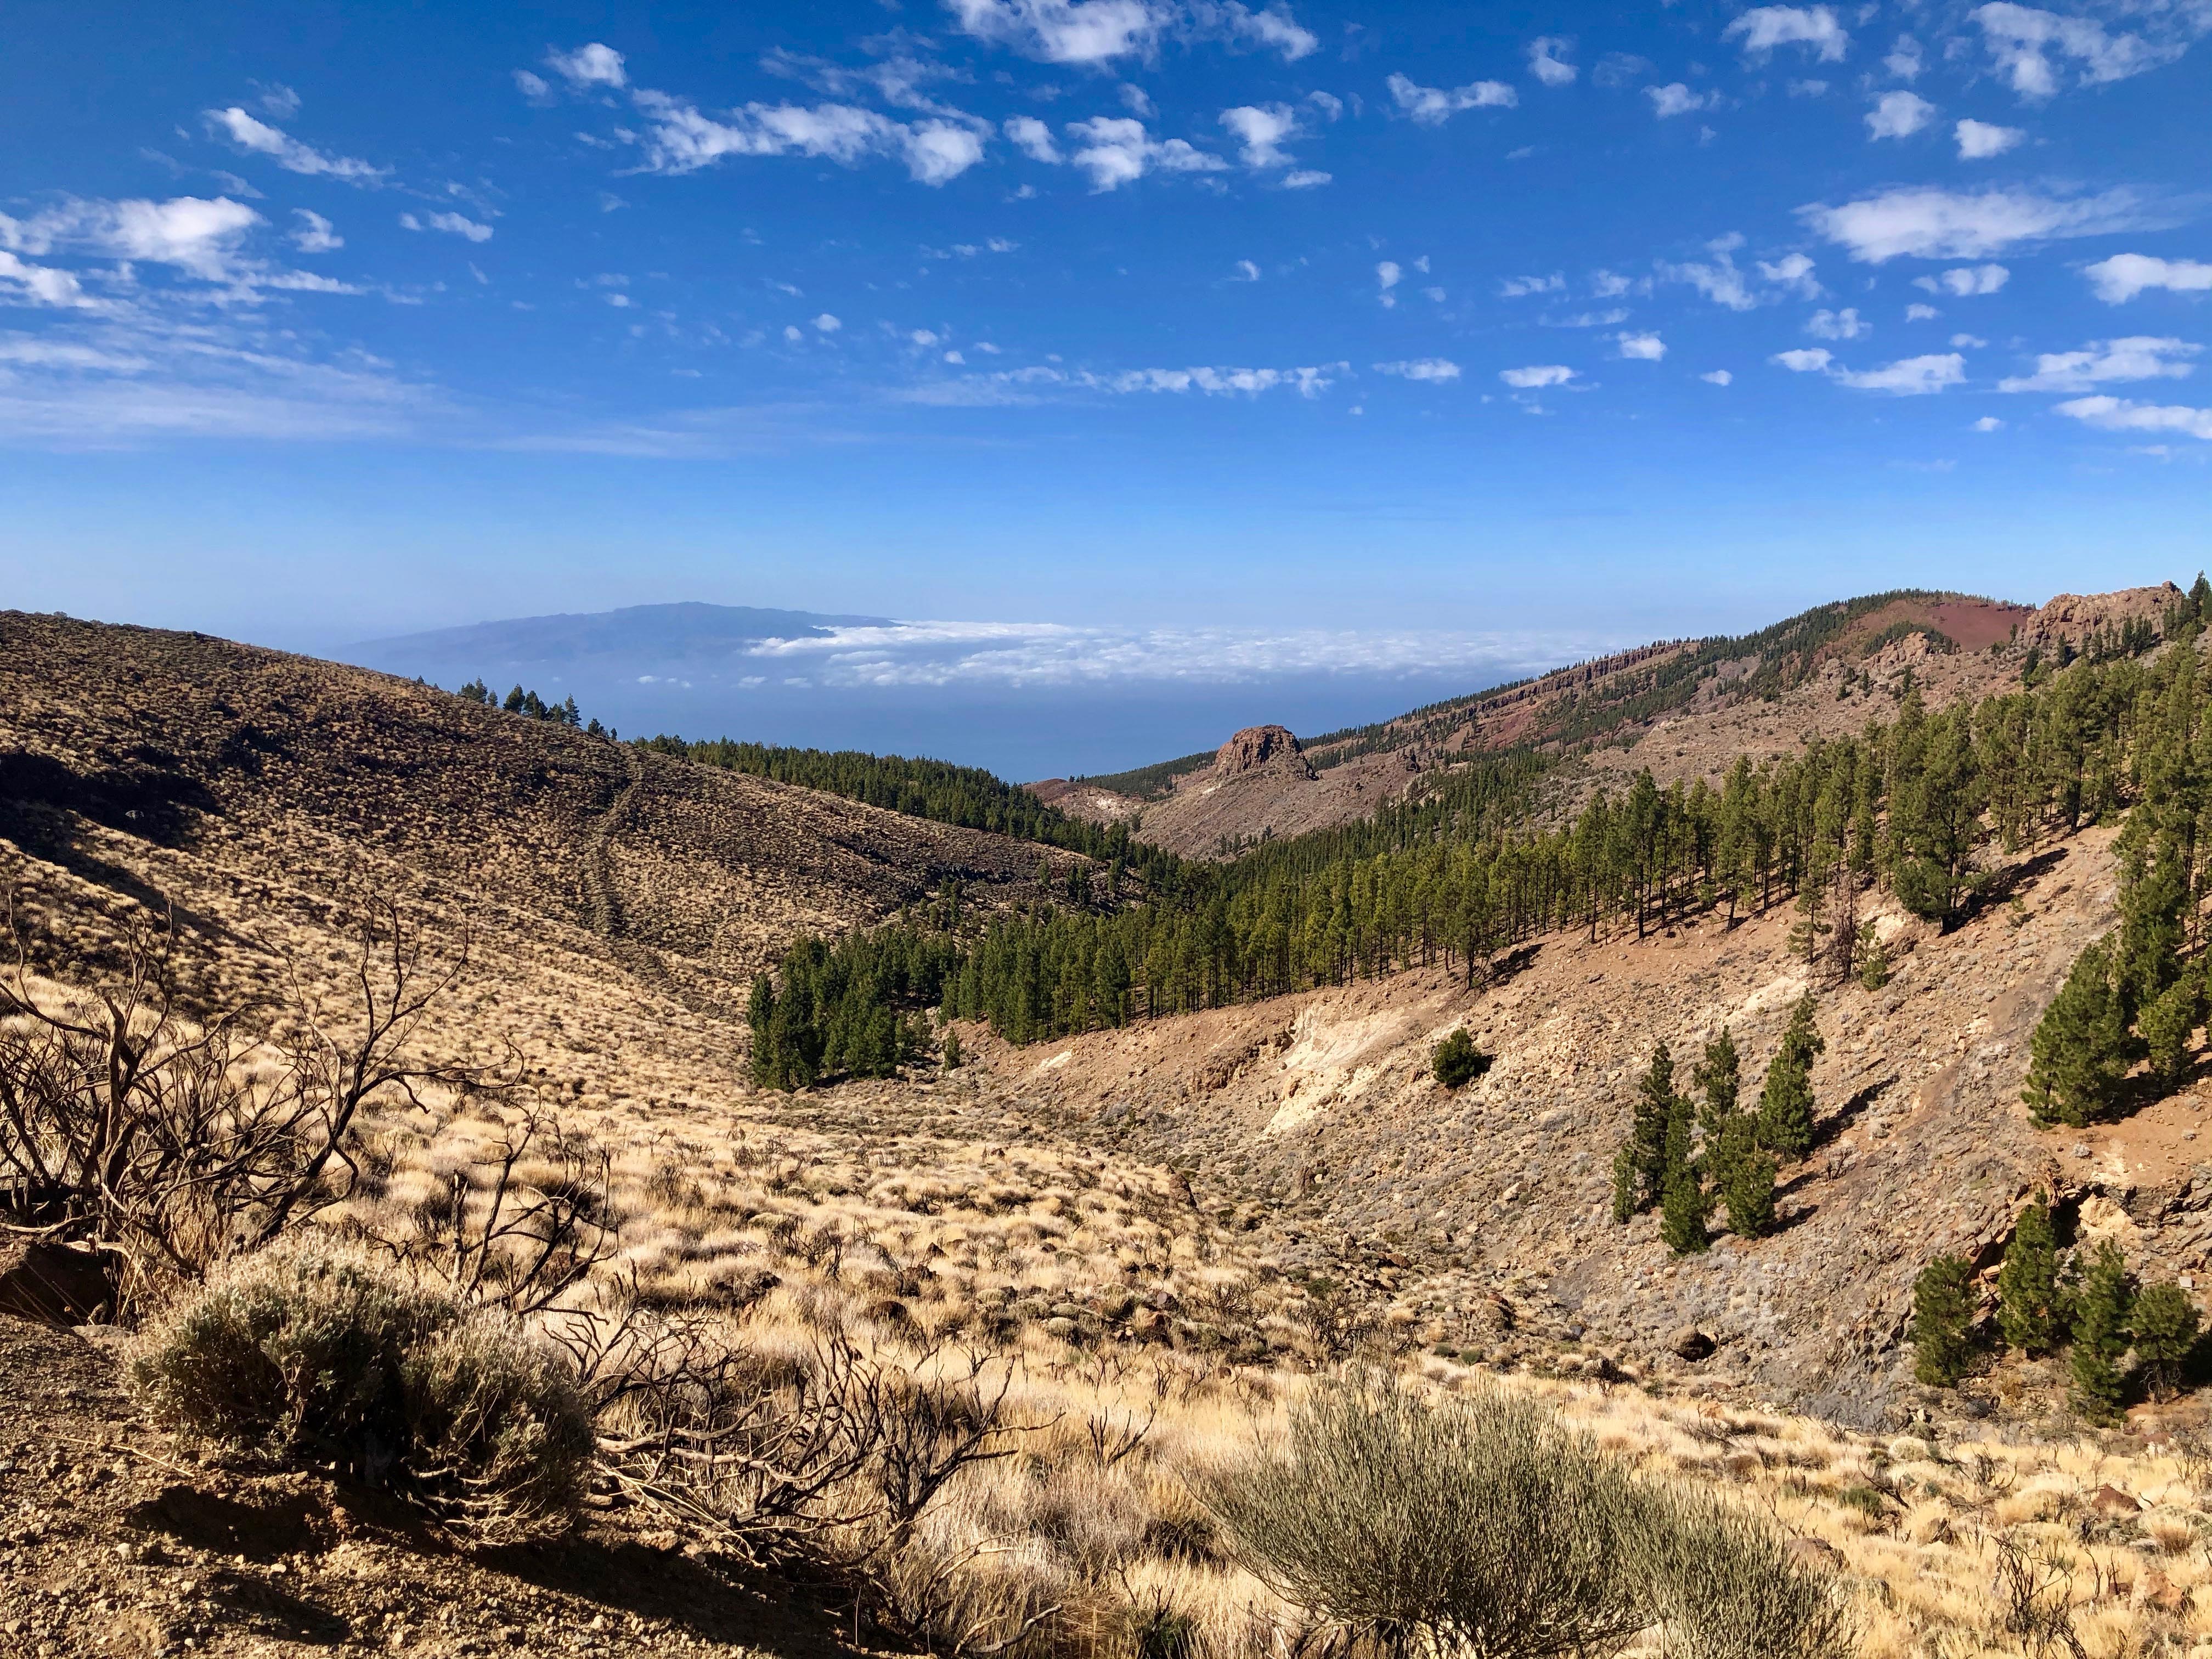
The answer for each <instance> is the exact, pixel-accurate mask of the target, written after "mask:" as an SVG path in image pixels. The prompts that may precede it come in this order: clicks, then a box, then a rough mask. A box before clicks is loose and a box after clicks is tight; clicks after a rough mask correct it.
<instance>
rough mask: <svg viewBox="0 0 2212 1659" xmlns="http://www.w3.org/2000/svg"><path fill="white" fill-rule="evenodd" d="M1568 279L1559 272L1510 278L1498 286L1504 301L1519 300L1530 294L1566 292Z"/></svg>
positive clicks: (1499, 293) (1499, 295) (1500, 296)
mask: <svg viewBox="0 0 2212 1659" xmlns="http://www.w3.org/2000/svg"><path fill="white" fill-rule="evenodd" d="M1566 286H1567V279H1566V278H1565V276H1562V275H1561V274H1560V273H1559V272H1558V271H1556V270H1555V271H1553V273H1552V274H1551V275H1550V276H1508V277H1506V278H1505V279H1504V281H1503V282H1501V283H1498V297H1499V298H1500V299H1504V300H1518V299H1521V298H1522V297H1523V296H1524V295H1530V294H1561V293H1565V291H1566Z"/></svg>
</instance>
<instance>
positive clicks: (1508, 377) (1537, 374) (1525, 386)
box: [1498, 363, 1575, 392]
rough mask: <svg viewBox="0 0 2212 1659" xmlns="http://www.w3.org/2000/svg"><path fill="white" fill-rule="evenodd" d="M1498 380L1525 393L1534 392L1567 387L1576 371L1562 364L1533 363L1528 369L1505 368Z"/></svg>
mask: <svg viewBox="0 0 2212 1659" xmlns="http://www.w3.org/2000/svg"><path fill="white" fill-rule="evenodd" d="M1574 378H1575V371H1574V370H1572V369H1571V368H1567V367H1565V365H1564V364H1561V363H1532V364H1530V365H1529V366H1528V368H1504V369H1500V370H1499V371H1498V379H1499V380H1503V381H1504V382H1505V384H1506V385H1508V386H1516V387H1518V388H1519V389H1520V390H1522V391H1523V392H1534V391H1535V390H1537V389H1538V388H1540V387H1542V386H1565V384H1566V383H1567V382H1568V381H1570V380H1573V379H1574Z"/></svg>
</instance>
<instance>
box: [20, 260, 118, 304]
mask: <svg viewBox="0 0 2212 1659" xmlns="http://www.w3.org/2000/svg"><path fill="white" fill-rule="evenodd" d="M0 283H14V284H15V287H16V288H17V289H19V290H20V292H21V298H22V299H23V300H25V301H29V302H30V303H32V304H35V305H43V306H61V307H68V308H71V309H74V308H76V307H85V308H88V309H94V308H99V307H100V301H97V300H95V299H94V298H93V297H92V296H91V295H88V294H87V293H86V292H85V291H84V288H83V285H82V283H79V282H78V281H77V279H76V276H75V274H74V273H72V272H70V271H66V270H60V269H59V268H58V267H56V266H53V265H34V264H31V263H29V262H28V261H27V260H25V259H21V258H17V257H16V256H15V254H13V253H10V252H7V251H6V250H4V249H0ZM0 297H5V298H7V299H8V300H9V303H11V304H12V303H15V296H13V295H7V293H6V290H5V289H0Z"/></svg>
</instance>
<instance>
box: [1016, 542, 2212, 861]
mask: <svg viewBox="0 0 2212 1659" xmlns="http://www.w3.org/2000/svg"><path fill="white" fill-rule="evenodd" d="M2180 597H2181V592H2180V590H2179V588H2177V587H2175V586H2172V584H2171V583H2167V584H2166V585H2164V586H2159V587H2146V588H2134V589H2129V590H2126V591H2125V592H2117V593H2108V594H2100V595H2095V596H2091V597H2087V598H2084V597H2081V596H2078V595H2074V594H2060V595H2059V596H2057V598H2055V599H2051V601H2050V602H2049V603H2048V604H2047V605H2043V606H2042V607H2040V608H2039V609H2038V608H2032V607H2030V606H2027V605H2013V604H2008V603H2005V602H2002V601H1999V600H1993V599H1975V598H1972V597H1969V596H1966V595H1962V594H1951V593H1924V592H1908V593H1897V594H1875V595H1873V596H1870V597H1868V598H1865V599H1851V600H1844V601H1839V602H1838V603H1835V604H1832V605H1820V606H1817V607H1815V608H1814V609H1813V610H1811V611H1805V612H1803V613H1802V615H1799V616H1796V617H1790V618H1789V619H1787V620H1786V621H1784V622H1780V623H1775V624H1774V625H1773V626H1771V627H1770V628H1766V629H1760V630H1759V631H1758V632H1756V633H1753V634H1748V635H1740V636H1733V637H1716V638H1712V639H1703V640H1682V641H1658V642H1656V643H1654V644H1651V645H1648V646H1642V647H1638V648H1637V649H1635V650H1632V651H1625V652H1620V653H1616V654H1614V655H1613V656H1609V657H1602V658H1598V659H1595V660H1592V661H1589V662H1584V663H1577V664H1575V665H1572V666H1571V667H1568V668H1562V669H1559V670H1555V671H1553V672H1552V673H1549V674H1545V675H1542V676H1541V677H1539V678H1535V679H1532V680H1527V681H1523V682H1522V683H1521V684H1516V685H1510V686H1505V687H1503V688H1501V689H1499V690H1495V691H1486V692H1479V693H1476V694H1474V695H1472V696H1466V697H1460V698H1454V699H1451V700H1449V701H1448V702H1440V703H1436V704H1432V705H1431V706H1430V707H1428V708H1418V709H1414V710H1412V711H1410V712H1409V713H1407V714H1401V715H1399V716H1397V717H1396V718H1395V719H1393V720H1384V721H1381V722H1378V723H1377V724H1375V725H1372V726H1360V727H1357V728H1352V729H1349V730H1346V731H1342V732H1329V733H1326V734H1324V735H1322V736H1321V737H1317V738H1310V739H1307V740H1305V741H1304V743H1303V744H1297V753H1298V754H1299V756H1300V757H1302V759H1303V761H1304V764H1303V765H1302V766H1297V767H1292V766H1285V765H1282V764H1277V765H1273V766H1263V767H1252V766H1249V765H1245V764H1243V763H1240V762H1239V761H1238V760H1237V744H1238V738H1231V740H1230V741H1229V743H1227V744H1225V745H1224V746H1223V748H1222V749H1221V750H1220V751H1219V753H1218V754H1217V755H1216V756H1214V757H1212V758H1211V760H1210V761H1209V760H1208V758H1207V757H1204V756H1192V757H1185V758H1184V759H1183V760H1181V761H1175V762H1167V763H1161V764H1160V765H1158V766H1154V767H1149V768H1139V769H1137V770H1135V771H1133V772H1131V773H1127V774H1122V775H1118V776H1116V777H1114V778H1102V779H1084V780H1079V781H1076V782H1070V781H1067V780H1065V779H1051V780H1048V781H1045V782H1043V783H1040V784H1035V785H1032V786H1031V787H1032V788H1033V789H1034V790H1036V793H1038V794H1039V795H1040V796H1041V797H1042V798H1043V799H1046V800H1048V801H1049V802H1051V803H1053V804H1054V805H1058V806H1059V807H1060V809H1061V810H1062V811H1066V812H1067V813H1069V814H1071V815H1072V816H1075V817H1088V818H1090V819H1091V820H1092V821H1093V822H1097V823H1109V822H1123V823H1128V824H1130V825H1131V827H1132V829H1133V833H1134V834H1135V835H1136V836H1138V837H1139V839H1142V840H1146V841H1149V842H1153V843H1154V844H1155V845H1158V846H1160V847H1164V848H1167V849H1168V850H1170V852H1174V853H1176V854H1181V855H1182V856H1183V857H1185V858H1218V857H1222V856H1225V855H1226V854H1230V853H1232V852H1233V851H1234V849H1236V848H1239V847H1243V846H1247V845H1249V844H1250V843H1252V842H1255V841H1257V840H1259V839H1261V837H1262V836H1286V835H1297V834H1301V833H1304V832H1305V831H1308V830H1311V829H1328V828H1331V827H1334V826H1335V825H1338V824H1342V823H1352V822H1355V821H1357V820H1358V819H1359V818H1362V817H1366V816H1367V815H1368V814H1370V813H1371V812H1372V811H1375V809H1376V805H1378V804H1380V803H1381V802H1383V801H1384V800H1389V799H1401V798H1403V797H1405V796H1407V795H1408V794H1417V793H1419V791H1420V790H1421V789H1422V788H1423V787H1428V786H1429V785H1431V784H1433V782H1434V781H1435V779H1436V776H1437V775H1438V774H1439V773H1440V772H1446V771H1449V769H1450V768H1451V767H1452V766H1453V764H1454V763H1455V761H1457V760H1459V759H1461V758H1462V757H1466V756H1468V755H1472V754H1478V753H1483V752H1496V751H1499V750H1508V749H1513V748H1517V747H1524V746H1525V747H1528V748H1533V749H1536V750H1541V751H1543V752H1547V753H1550V754H1554V755H1560V756H1572V757H1583V758H1586V759H1587V761H1588V763H1589V765H1590V767H1591V768H1592V769H1593V770H1594V772H1595V775H1598V776H1600V777H1604V776H1612V777H1617V778H1626V777H1632V776H1633V775H1635V774H1636V773H1637V772H1638V771H1639V770H1642V769H1646V768H1648V769H1650V771H1651V772H1652V774H1653V775H1655V776H1656V777H1657V778H1658V779H1660V781H1662V782H1671V781H1674V779H1676V778H1689V777H1692V776H1694V775H1705V776H1706V777H1708V778H1709V779H1710V778H1717V777H1718V775H1720V773H1721V772H1722V771H1723V770H1724V769H1726V768H1727V766H1728V765H1729V763H1731V762H1732V761H1733V760H1734V759H1735V756H1736V755H1737V754H1740V753H1741V754H1748V755H1749V756H1751V757H1752V758H1753V759H1754V760H1757V759H1759V758H1762V757H1765V756H1768V755H1772V754H1781V753H1786V752H1788V751H1789V750H1790V749H1791V748H1792V747H1793V746H1794V745H1795V744H1797V743H1798V742H1800V741H1802V738H1804V737H1805V736H1806V735H1807V734H1808V733H1814V734H1817V735H1822V736H1831V737H1832V736H1838V735H1841V734H1843V733H1844V732H1849V731H1851V730H1855V729H1856V728H1857V726H1859V725H1862V724H1863V723H1864V720H1865V719H1866V710H1867V708H1868V707H1869V702H1868V698H1869V696H1871V695H1872V693H1873V692H1874V690H1875V686H1876V684H1877V683H1878V684H1881V685H1882V686H1885V687H1886V686H1889V685H1893V684H1894V683H1895V682H1896V680H1897V678H1898V677H1899V674H1900V673H1902V672H1903V671H1905V670H1906V669H1908V668H1910V669H1911V671H1913V673H1914V675H1915V677H1916V678H1917V680H1918V681H1919V683H1920V684H1923V687H1924V688H1925V695H1926V696H1928V697H1929V700H1930V701H1931V702H1936V703H1939V704H1940V703H1942V702H1949V701H1951V700H1952V699H1954V698H1957V697H1962V696H1963V697H1978V696H1987V695H1988V694H1989V693H1990V692H1991V691H1994V690H1999V689H2001V688H2002V687H2004V686H2006V685H2008V684H2017V682H2018V680H2019V677H2020V671H2021V661H2022V653H2024V652H2025V650H2026V649H2027V648H2028V647H2036V648H2038V649H2039V650H2040V651H2041V652H2043V653H2046V654H2055V653H2060V652H2063V650H2065V649H2067V648H2069V647H2071V648H2073V649H2077V650H2078V649H2080V648H2081V647H2084V646H2085V645H2086V644H2087V642H2088V641H2090V640H2091V639H2092V637H2093V636H2095V635H2099V634H2100V633H2102V634H2108V635H2118V633H2119V632H2120V631H2121V630H2122V629H2125V628H2127V627H2128V626H2129V625H2130V624H2136V625H2142V624H2144V623H2149V624H2155V623H2156V622H2157V621H2158V619H2159V618H2160V617H2161V616H2162V615H2164V614H2165V612H2166V610H2167V608H2168V607H2170V606H2171V605H2172V604H2173V602H2174V601H2176V600H2177V599H2180ZM2008 643H2009V644H2012V645H2014V646H2015V647H2016V648H2015V649H2014V650H2013V651H2012V652H2011V653H2009V654H1999V655H1993V654H1991V647H1995V646H1999V645H2005V644H2008ZM1855 698H1856V700H1855ZM1255 729H1269V728H1255ZM1272 729H1274V730H1280V729H1281V728H1279V727H1277V728H1272ZM1285 735H1286V736H1287V735H1288V734H1287V733H1286V734H1285ZM1238 736H1239V738H1241V737H1242V736H1243V734H1242V733H1240V734H1238ZM1293 741H1294V742H1295V740H1293ZM1117 785H1119V786H1121V787H1118V788H1117V787H1115V786H1117ZM1124 790H1126V791H1127V793H1123V791H1124ZM1579 795H1580V792H1579V791H1577V792H1575V793H1572V794H1571V795H1570V796H1568V797H1566V799H1578V798H1579Z"/></svg>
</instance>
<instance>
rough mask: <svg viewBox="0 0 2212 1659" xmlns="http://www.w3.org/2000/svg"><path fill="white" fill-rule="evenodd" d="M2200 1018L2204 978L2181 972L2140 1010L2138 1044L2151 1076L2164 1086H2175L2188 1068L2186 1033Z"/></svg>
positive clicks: (2201, 1014)
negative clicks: (2147, 1061)
mask: <svg viewBox="0 0 2212 1659" xmlns="http://www.w3.org/2000/svg"><path fill="white" fill-rule="evenodd" d="M2203 1018H2204V981H2203V979H2202V978H2201V977H2200V976H2199V975H2196V974H2185V975H2183V976H2182V977H2181V978H2179V979H2177V980H2176V981H2173V983H2172V984H2171V985H2169V986H2167V987H2166V989H2165V990H2163V991H2161V992H2160V993H2159V994H2158V998H2157V1000H2155V1001H2154V1002H2153V1003H2152V1004H2151V1005H2150V1006H2148V1008H2146V1009H2144V1010H2143V1012H2142V1020H2141V1022H2140V1024H2141V1027H2142V1046H2143V1048H2144V1050H2145V1052H2146V1053H2148V1054H2149V1056H2150V1070H2151V1075H2152V1076H2153V1077H2154V1078H2156V1079H2158V1081H2159V1082H2160V1083H2161V1084H2163V1085H2165V1086H2166V1087H2167V1088H2169V1089H2171V1088H2173V1087H2176V1086H2177V1085H2179V1083H2180V1082H2181V1080H2182V1079H2183V1078H2184V1077H2185V1076H2186V1075H2187V1073H2188V1071H2189V1034H2190V1033H2191V1031H2193V1030H2196V1029H2197V1025H2198V1024H2199V1023H2200V1022H2201V1021H2202V1020H2203Z"/></svg>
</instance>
